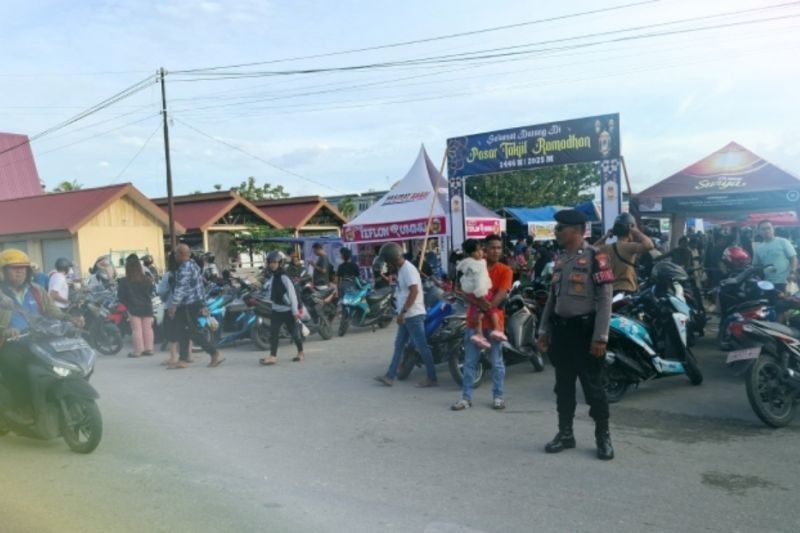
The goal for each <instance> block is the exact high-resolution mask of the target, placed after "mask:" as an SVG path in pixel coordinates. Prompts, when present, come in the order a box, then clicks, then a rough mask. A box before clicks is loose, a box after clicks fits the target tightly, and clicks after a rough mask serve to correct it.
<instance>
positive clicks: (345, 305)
mask: <svg viewBox="0 0 800 533" xmlns="http://www.w3.org/2000/svg"><path fill="white" fill-rule="evenodd" d="M342 292H343V294H342V297H341V300H340V301H341V305H342V318H341V319H340V321H339V332H338V333H339V336H340V337H344V336H345V334H347V330H348V329H349V328H350V325H351V324H353V325H355V326H359V327H367V326H373V327H375V326H377V327H379V328H385V327H386V326H388V325H389V324H391V323H392V320H394V289H393V288H392V287H385V288H382V289H376V290H372V285H371V284H370V283H367V282H364V281H361V280H360V279H356V280H355V281H353V282H352V283H351V284H350V283H343V290H342Z"/></svg>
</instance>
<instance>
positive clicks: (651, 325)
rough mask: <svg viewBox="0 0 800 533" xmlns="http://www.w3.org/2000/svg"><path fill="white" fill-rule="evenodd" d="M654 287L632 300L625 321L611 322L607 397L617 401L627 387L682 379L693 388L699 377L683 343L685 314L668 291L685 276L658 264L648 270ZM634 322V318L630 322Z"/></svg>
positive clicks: (672, 266) (614, 318) (618, 317)
mask: <svg viewBox="0 0 800 533" xmlns="http://www.w3.org/2000/svg"><path fill="white" fill-rule="evenodd" d="M651 276H652V280H653V284H652V285H651V286H650V287H649V288H648V289H647V290H645V291H644V292H641V293H639V294H637V295H635V296H633V297H626V296H623V295H617V297H616V298H615V300H620V299H623V298H631V300H632V302H631V303H632V309H631V312H630V313H629V316H621V315H618V314H614V315H612V317H611V324H610V330H609V340H608V349H607V353H606V365H607V371H608V373H607V379H606V394H607V395H608V401H609V402H612V403H613V402H618V401H619V400H621V399H622V397H623V396H624V395H625V393H626V392H627V390H628V388H629V387H630V386H631V385H638V384H639V383H640V382H643V381H648V380H651V379H657V378H662V377H668V376H675V375H683V374H685V375H686V376H687V377H688V378H689V381H690V382H691V383H692V385H700V384H701V383H702V382H703V374H702V373H701V372H700V368H699V366H698V365H697V360H696V359H695V357H694V354H693V353H692V350H691V348H690V347H689V345H688V342H687V340H688V339H687V327H686V326H687V323H688V321H689V314H690V312H691V311H690V309H689V306H688V305H687V304H686V302H684V301H683V300H682V299H680V298H678V297H677V296H675V295H673V294H670V293H669V290H668V287H670V286H672V285H673V284H674V283H675V282H681V281H683V278H684V277H685V276H687V274H686V272H685V271H684V270H683V269H682V268H680V267H679V266H677V265H675V264H674V263H668V262H665V263H658V264H656V265H655V266H654V267H653V269H652V273H651ZM633 317H637V318H633Z"/></svg>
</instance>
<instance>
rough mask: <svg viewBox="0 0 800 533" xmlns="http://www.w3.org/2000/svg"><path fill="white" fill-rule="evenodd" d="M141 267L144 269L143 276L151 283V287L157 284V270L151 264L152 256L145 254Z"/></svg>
mask: <svg viewBox="0 0 800 533" xmlns="http://www.w3.org/2000/svg"><path fill="white" fill-rule="evenodd" d="M141 259H142V266H143V267H144V275H145V276H147V277H148V278H150V281H152V282H153V285H157V284H158V269H157V268H156V265H155V264H154V263H153V256H152V255H150V254H145V255H143V256H142V258H141Z"/></svg>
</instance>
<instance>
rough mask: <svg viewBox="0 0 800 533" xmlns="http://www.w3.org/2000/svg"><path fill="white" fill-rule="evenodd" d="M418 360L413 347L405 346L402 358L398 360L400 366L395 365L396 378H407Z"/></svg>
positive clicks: (401, 379)
mask: <svg viewBox="0 0 800 533" xmlns="http://www.w3.org/2000/svg"><path fill="white" fill-rule="evenodd" d="M419 361H420V358H419V354H418V353H417V351H416V350H415V349H414V348H406V351H405V353H404V354H403V360H402V361H400V366H398V367H397V379H399V380H400V381H403V380H404V379H408V376H410V375H411V372H413V371H414V368H415V367H416V366H417V363H419Z"/></svg>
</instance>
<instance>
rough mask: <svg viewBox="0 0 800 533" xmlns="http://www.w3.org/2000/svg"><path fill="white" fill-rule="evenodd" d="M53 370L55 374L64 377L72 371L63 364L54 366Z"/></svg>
mask: <svg viewBox="0 0 800 533" xmlns="http://www.w3.org/2000/svg"><path fill="white" fill-rule="evenodd" d="M53 372H55V373H56V375H57V376H59V377H62V378H65V377H67V376H69V375H70V374H71V373H72V370H70V369H69V368H65V367H63V366H54V367H53Z"/></svg>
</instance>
